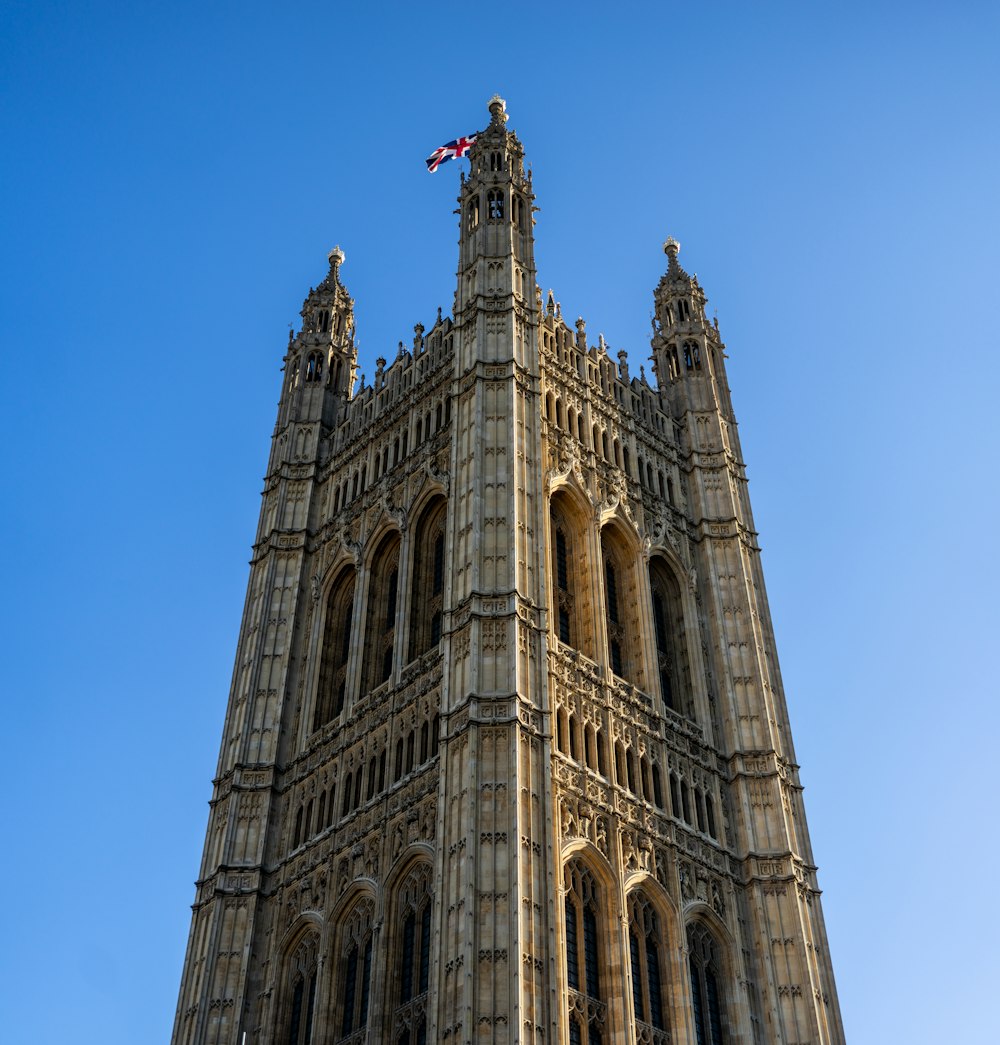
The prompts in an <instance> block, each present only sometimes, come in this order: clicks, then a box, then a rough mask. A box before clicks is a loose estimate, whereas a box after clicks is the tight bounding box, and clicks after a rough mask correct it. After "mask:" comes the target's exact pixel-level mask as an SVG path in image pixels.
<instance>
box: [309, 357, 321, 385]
mask: <svg viewBox="0 0 1000 1045" xmlns="http://www.w3.org/2000/svg"><path fill="white" fill-rule="evenodd" d="M322 377H323V357H322V356H321V355H320V353H319V352H312V353H310V355H309V358H308V359H307V360H306V380H307V381H319V380H321V379H322Z"/></svg>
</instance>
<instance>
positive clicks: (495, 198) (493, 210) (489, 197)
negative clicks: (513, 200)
mask: <svg viewBox="0 0 1000 1045" xmlns="http://www.w3.org/2000/svg"><path fill="white" fill-rule="evenodd" d="M503 198H504V191H503V189H490V190H489V192H487V194H486V214H487V217H488V218H489V220H490V221H503V212H504V206H503Z"/></svg>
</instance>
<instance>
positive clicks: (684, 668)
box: [649, 558, 692, 717]
mask: <svg viewBox="0 0 1000 1045" xmlns="http://www.w3.org/2000/svg"><path fill="white" fill-rule="evenodd" d="M649 587H650V592H651V593H652V599H653V626H654V631H655V633H656V662H657V671H658V674H659V677H660V696H661V698H662V699H663V703H664V704H665V705H666V706H667V707H668V708H671V709H672V710H674V711H679V712H680V713H681V714H682V715H687V716H688V717H691V710H692V709H691V672H690V668H689V665H688V655H687V642H686V638H685V634H684V607H683V603H682V601H681V589H680V586H679V585H678V583H677V580H676V579H675V577H674V574H673V571H672V570H671V569H670V568H669V567H668V566H667V564H666V563H665V562H664V561H663V560H662V559H661V558H653V559H652V560H651V561H650V564H649Z"/></svg>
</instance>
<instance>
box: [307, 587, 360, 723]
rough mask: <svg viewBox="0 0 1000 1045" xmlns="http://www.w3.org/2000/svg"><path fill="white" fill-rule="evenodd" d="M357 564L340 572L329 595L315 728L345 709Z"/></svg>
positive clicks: (317, 693) (314, 719)
mask: <svg viewBox="0 0 1000 1045" xmlns="http://www.w3.org/2000/svg"><path fill="white" fill-rule="evenodd" d="M354 575H355V571H354V569H353V567H348V568H346V569H344V570H342V571H341V572H340V574H339V575H338V576H337V578H336V579H335V580H334V582H333V584H331V585H330V593H329V595H328V596H327V599H326V617H325V620H324V623H323V647H322V652H321V655H320V666H319V684H318V686H317V690H316V711H315V713H314V714H313V729H314V730H316V729H319V728H320V727H322V726H325V725H326V723H327V722H329V721H330V720H331V719H334V718H336V717H337V716H338V715H339V714H340V713H341V712H342V711H343V710H344V699H345V695H346V692H347V659H348V656H349V654H350V651H351V625H352V622H353V620H354Z"/></svg>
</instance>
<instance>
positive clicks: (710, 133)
mask: <svg viewBox="0 0 1000 1045" xmlns="http://www.w3.org/2000/svg"><path fill="white" fill-rule="evenodd" d="M609 12H612V13H609ZM998 31H1000V17H998V7H997V5H996V4H995V3H982V4H962V3H958V4H952V5H944V4H941V3H937V4H928V3H920V2H917V3H912V2H910V3H877V2H875V3H871V2H869V3H838V4H825V5H820V4H802V3H794V4H793V3H774V4H766V3H761V4H747V3H714V4H685V5H678V4H666V3H662V2H659V3H655V4H653V3H650V4H617V5H606V4H600V5H596V4H594V5H591V4H587V3H582V4H581V3H576V4H552V5H546V4H541V5H537V6H534V7H533V6H530V5H527V6H525V5H521V6H514V7H511V6H510V5H500V6H497V7H496V8H495V9H490V8H489V7H488V6H487V5H478V6H476V5H472V6H470V5H468V4H453V5H452V4H437V5H430V6H429V7H428V6H426V5H418V4H405V5H402V4H401V5H395V4H387V5H380V7H379V10H378V13H377V14H365V13H363V7H362V5H345V4H334V3H326V4H320V3H313V4H302V3H289V4H286V5H278V4H273V5H268V4H260V3H253V2H241V3H218V4H191V3H171V4H165V3H164V4H152V3H133V4H125V3H117V4H111V3H105V4H100V3H85V2H78V3H74V4H69V3H54V2H49V0H31V2H15V0H6V2H4V3H3V4H2V5H0V92H2V95H3V103H2V107H0V143H2V150H3V159H2V161H0V242H2V243H3V254H2V262H0V264H2V269H3V271H2V279H0V323H2V325H0V337H2V342H0V343H2V346H3V351H4V355H5V366H4V374H5V378H4V381H3V383H2V386H3V387H2V390H0V395H2V404H0V405H2V413H0V417H2V424H3V426H4V429H5V433H4V439H3V453H4V462H3V474H4V476H5V489H6V497H5V502H6V506H5V510H4V511H3V513H2V515H0V528H2V530H0V532H2V536H3V549H4V553H5V554H4V575H5V580H6V584H5V588H6V598H5V599H4V600H3V610H4V617H5V620H4V626H3V633H4V634H5V635H6V636H7V638H6V642H7V649H8V655H7V664H8V667H7V669H6V671H5V672H4V683H5V684H4V706H5V707H6V708H7V709H8V712H7V713H8V726H9V728H8V729H7V731H6V736H7V751H8V755H7V772H6V779H7V785H6V787H5V789H4V790H5V793H6V795H7V796H8V801H7V803H6V807H7V808H6V810H5V812H4V817H3V822H4V826H5V828H6V830H5V845H4V850H5V854H4V859H3V860H2V862H0V866H2V872H0V874H2V875H3V879H4V880H3V882H2V887H3V895H4V896H5V898H6V914H5V917H4V926H3V929H4V932H3V936H4V939H5V941H6V946H5V947H4V948H3V950H2V956H0V965H2V968H0V985H2V986H0V995H2V1001H0V1005H2V1009H0V1027H2V1030H0V1038H2V1039H3V1041H4V1042H10V1043H11V1045H21V1043H22V1042H23V1043H27V1042H32V1043H33V1045H38V1043H42V1045H47V1043H62V1042H73V1043H74V1045H89V1043H94V1045H137V1043H142V1045H144V1043H147V1042H148V1043H156V1042H164V1041H166V1040H167V1038H168V1037H169V1033H170V1028H171V1024H172V1020H173V1012H174V1005H175V1001H176V994H177V988H178V983H179V978H180V972H181V964H182V960H183V954H184V948H185V944H186V937H187V931H188V924H189V911H188V905H189V904H190V902H191V900H192V898H193V886H192V881H193V879H194V878H195V876H196V874H197V871H198V862H199V859H200V854H201V846H202V840H203V831H204V827H205V821H206V801H207V799H208V797H209V794H210V779H211V776H212V774H213V771H214V767H215V760H216V754H217V746H218V741H219V736H220V734H221V726H222V719H223V713H224V709H225V703H226V698H227V693H228V686H229V677H230V671H231V667H232V661H233V655H234V650H235V642H236V636H237V630H238V626H239V620H240V614H241V610H242V602H243V593H244V588H245V584H246V579H247V565H246V563H247V559H248V556H249V547H250V543H251V540H252V538H253V533H254V528H255V525H256V519H257V511H258V503H259V502H258V496H259V491H260V487H261V477H262V475H263V471H264V467H265V462H266V457H267V450H268V440H269V437H270V432H271V428H272V425H273V422H274V410H275V404H276V400H277V396H278V390H279V365H280V359H281V355H282V352H283V349H284V346H285V344H286V340H287V332H288V324H289V323H290V322H293V321H295V320H296V319H297V312H298V309H299V308H300V307H301V302H302V298H303V297H304V295H305V293H306V292H307V290H308V288H309V286H310V285H311V284H314V283H316V282H317V281H318V280H319V279H321V278H322V276H323V274H324V272H325V268H326V260H325V259H326V253H327V251H328V250H329V249H330V247H332V246H333V245H334V243H339V244H340V245H341V246H342V247H343V248H344V250H345V252H346V254H347V262H346V265H345V266H344V269H343V278H344V280H345V282H346V284H347V286H348V287H349V289H350V291H351V293H352V294H353V295H354V296H355V298H356V300H357V320H358V332H359V336H360V339H361V349H362V368H363V369H364V370H365V371H366V372H367V374H368V376H369V379H370V377H371V374H372V372H373V370H374V362H373V361H374V359H375V357H376V356H378V355H379V354H383V355H385V356H386V357H388V358H391V357H392V356H393V355H394V353H395V346H396V343H397V341H398V340H400V339H403V340H406V341H408V340H409V339H410V338H411V337H412V328H413V325H414V323H416V322H418V321H420V322H423V323H425V324H428V325H429V322H430V321H431V320H432V319H433V317H434V315H435V312H436V308H437V306H438V305H442V306H444V309H445V311H446V312H447V311H449V309H450V306H451V301H452V294H453V290H454V272H455V267H456V245H455V241H456V238H457V231H456V225H455V220H456V219H455V217H454V216H453V214H452V210H453V208H454V206H455V202H454V201H455V196H456V193H457V180H458V167H459V165H458V164H455V163H452V164H449V165H447V166H445V167H443V168H442V169H441V171H440V172H439V173H438V174H436V175H434V176H429V175H428V174H427V173H426V172H425V169H424V165H423V158H424V156H426V155H427V154H428V153H429V152H430V150H431V149H432V148H434V147H435V146H437V145H439V144H441V143H442V142H444V141H445V140H447V139H449V138H452V137H454V136H455V135H458V134H464V133H469V132H471V131H474V130H476V129H478V128H480V127H482V126H484V125H485V123H486V120H487V113H486V108H485V105H486V101H487V99H488V98H489V97H490V95H491V94H492V93H493V92H494V91H499V92H500V93H502V94H503V95H504V97H506V99H507V101H508V108H509V112H510V117H511V126H512V127H513V128H514V129H516V131H517V132H518V134H519V135H520V137H521V139H522V141H523V142H524V144H525V147H526V150H527V155H528V158H529V160H530V161H531V163H532V165H533V168H534V172H535V187H536V191H537V194H538V204H539V206H540V207H541V211H540V213H539V215H538V224H537V228H536V233H537V259H538V266H539V271H540V274H541V280H542V282H543V286H544V287H545V289H546V290H547V289H548V288H549V287H550V286H551V287H552V288H553V289H554V290H555V294H556V297H557V299H558V300H559V301H560V302H561V303H562V306H563V309H564V311H565V312H566V313H567V314H569V315H570V316H571V317H575V316H576V315H578V314H582V315H583V316H584V317H585V318H586V319H587V320H588V330H589V331H590V332H591V333H592V334H593V336H594V337H596V335H597V333H598V332H599V331H603V332H604V334H605V336H606V337H607V339H608V341H609V342H610V345H611V347H612V349H613V350H615V351H617V350H618V349H619V348H625V349H627V350H628V352H629V354H630V360H631V363H632V367H633V369H634V370H635V369H637V368H638V365H639V364H640V363H642V362H644V361H645V360H646V357H647V356H648V354H649V342H648V338H649V311H650V307H651V303H652V290H653V287H654V286H655V284H656V282H657V280H658V279H659V276H660V274H661V273H662V271H663V268H664V258H663V255H662V253H661V249H660V244H661V243H662V240H663V239H664V237H665V236H666V235H667V234H668V233H669V234H672V235H674V236H676V237H677V238H678V239H679V240H680V241H681V242H682V245H683V249H682V254H681V261H682V263H683V264H684V265H685V266H686V267H687V268H688V269H689V270H694V271H697V272H698V274H699V276H700V278H701V280H702V283H703V285H704V287H705V289H706V291H707V293H708V295H709V297H710V309H712V310H715V309H717V310H718V316H719V321H720V324H721V329H722V332H723V336H724V338H725V339H726V341H727V343H728V346H729V355H730V379H731V383H732V387H733V395H734V400H735V405H736V410H737V415H738V417H739V418H740V421H741V434H742V439H743V447H744V451H745V454H746V458H747V461H748V465H749V474H750V480H751V495H752V498H753V504H754V509H755V513H756V518H757V523H758V528H759V530H760V532H761V539H762V543H763V546H764V549H765V550H764V555H765V571H766V576H767V580H768V587H769V594H770V600H771V608H772V611H773V614H774V618H775V625H776V629H777V635H778V646H779V654H780V657H781V662H782V667H783V671H784V677H785V684H786V688H787V692H788V699H789V703H790V708H791V715H792V723H793V727H794V731H795V740H796V745H797V750H798V756H799V761H800V762H801V764H802V767H803V768H802V777H803V780H804V782H805V784H806V788H807V790H806V802H807V810H808V814H809V821H810V828H811V832H812V839H813V844H814V847H815V852H816V856H817V860H818V863H819V865H820V882H821V884H822V886H823V887H824V889H825V890H826V892H825V897H824V904H825V911H826V918H827V924H828V928H829V934H830V940H831V945H832V949H833V958H834V963H835V968H836V971H837V977H838V984H839V989H840V997H841V1004H842V1008H843V1012H844V1019H845V1022H846V1026H847V1031H848V1037H849V1040H850V1041H851V1042H852V1045H868V1043H871V1045H875V1043H878V1045H884V1043H886V1042H906V1043H908V1045H917V1043H923V1042H928V1043H930V1042H935V1043H937V1042H942V1041H967V1042H980V1041H990V1040H995V1035H996V1026H995V1022H994V1021H992V1020H991V1019H990V1018H989V1016H990V1013H989V1011H988V1010H989V1008H990V1007H991V1006H992V1005H995V1000H994V998H995V991H996V983H997V980H998V977H1000V966H998V958H997V955H998V951H1000V948H998V933H997V930H998V926H997V915H996V910H997V909H996V904H995V902H994V900H993V899H992V889H993V885H994V877H995V868H996V864H997V858H998V855H1000V854H998V840H997V825H998V816H997V812H996V806H995V802H994V800H993V794H992V792H991V788H992V787H993V786H994V783H993V781H994V772H995V762H994V759H995V749H996V738H997V735H998V725H1000V723H998V710H997V689H998V685H997V673H996V656H997V650H998V645H1000V644H998V642H997V636H996V625H995V618H996V615H997V605H996V604H997V598H998V593H1000V588H998V582H1000V576H998V573H1000V570H998V555H997V552H996V539H995V534H994V531H995V529H996V527H997V518H998V508H1000V504H998V500H1000V499H998V494H997V489H998V479H997V468H996V460H997V451H998V449H1000V447H998V438H997V431H998V424H997V418H996V406H995V404H996V384H997V379H998V376H1000V374H998V369H1000V365H998V352H1000V343H998V342H1000V339H998V336H997V335H998V326H1000V321H998V318H997V283H998V276H1000V272H998V268H1000V266H998V263H997V243H998V233H1000V229H998V209H1000V205H998V198H1000V194H998V186H1000V169H998V168H1000V143H998V118H997V113H998V111H1000V105H998V102H1000V98H998V94H1000V91H998V83H1000V74H998V71H997V70H998V61H997V46H998V40H1000V32H998Z"/></svg>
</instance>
